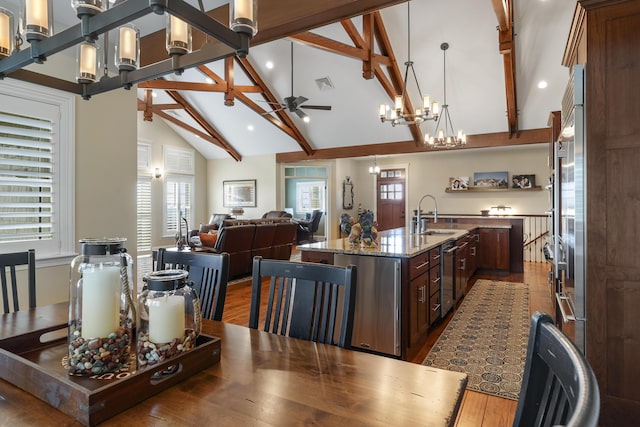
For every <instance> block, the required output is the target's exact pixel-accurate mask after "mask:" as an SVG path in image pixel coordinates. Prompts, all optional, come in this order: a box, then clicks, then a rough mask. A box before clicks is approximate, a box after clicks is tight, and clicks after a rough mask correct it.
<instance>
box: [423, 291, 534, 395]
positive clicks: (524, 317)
mask: <svg viewBox="0 0 640 427" xmlns="http://www.w3.org/2000/svg"><path fill="white" fill-rule="evenodd" d="M528 339H529V287H528V286H527V285H525V284H524V283H512V282H499V281H493V280H484V279H482V280H478V281H476V283H475V284H474V286H473V287H472V288H471V291H470V292H469V294H468V295H467V296H466V297H465V298H464V299H463V300H462V304H461V305H460V307H459V308H458V310H457V311H456V312H455V314H454V315H453V318H452V319H451V321H450V322H449V324H448V325H447V327H446V328H445V330H444V331H443V332H442V335H440V338H438V341H436V343H435V344H434V346H433V348H432V349H431V351H430V352H429V354H428V355H427V357H426V359H425V360H424V362H422V364H423V365H427V366H433V367H436V368H441V369H447V370H449V371H457V372H464V373H466V374H467V375H468V381H467V389H469V390H473V391H478V392H480V393H486V394H490V395H493V396H498V397H503V398H507V399H513V400H517V399H518V395H519V394H520V386H521V384H522V374H523V373H524V362H525V359H526V355H527V342H528Z"/></svg>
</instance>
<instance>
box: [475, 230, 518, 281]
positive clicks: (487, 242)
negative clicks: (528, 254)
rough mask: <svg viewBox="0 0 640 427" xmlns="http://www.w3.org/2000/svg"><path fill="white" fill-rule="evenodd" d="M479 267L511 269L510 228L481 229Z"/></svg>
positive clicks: (484, 268) (485, 268)
mask: <svg viewBox="0 0 640 427" xmlns="http://www.w3.org/2000/svg"><path fill="white" fill-rule="evenodd" d="M478 234H479V242H478V244H479V249H478V250H477V252H479V256H478V265H477V267H478V268H480V269H483V270H507V271H508V270H509V265H510V257H509V230H508V229H506V228H481V229H480V231H479V233H478Z"/></svg>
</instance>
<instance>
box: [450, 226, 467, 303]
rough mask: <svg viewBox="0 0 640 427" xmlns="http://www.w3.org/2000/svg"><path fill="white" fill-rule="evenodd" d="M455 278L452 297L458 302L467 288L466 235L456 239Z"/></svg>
mask: <svg viewBox="0 0 640 427" xmlns="http://www.w3.org/2000/svg"><path fill="white" fill-rule="evenodd" d="M456 246H457V247H458V248H457V249H456V278H455V284H454V287H453V299H454V300H455V301H456V303H458V302H459V301H460V300H461V299H462V297H464V294H465V292H466V290H467V283H468V281H469V276H468V258H469V241H468V240H467V236H464V237H462V238H460V239H458V240H456Z"/></svg>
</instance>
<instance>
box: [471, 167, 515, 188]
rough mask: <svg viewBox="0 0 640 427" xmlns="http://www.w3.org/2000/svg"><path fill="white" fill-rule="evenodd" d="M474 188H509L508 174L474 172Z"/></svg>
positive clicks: (501, 172) (502, 172)
mask: <svg viewBox="0 0 640 427" xmlns="http://www.w3.org/2000/svg"><path fill="white" fill-rule="evenodd" d="M473 185H474V187H482V188H509V172H504V171H500V172H474V173H473Z"/></svg>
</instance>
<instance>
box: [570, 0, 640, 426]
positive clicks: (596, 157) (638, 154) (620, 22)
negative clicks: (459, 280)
mask: <svg viewBox="0 0 640 427" xmlns="http://www.w3.org/2000/svg"><path fill="white" fill-rule="evenodd" d="M580 4H582V5H583V6H584V7H585V9H586V14H587V15H586V25H587V31H586V33H587V43H586V45H587V58H586V91H587V93H586V100H587V103H586V108H585V111H586V181H587V194H586V213H587V223H586V228H587V231H586V242H587V253H586V268H587V272H586V281H587V284H586V286H587V288H586V295H587V359H588V360H589V363H590V364H591V366H592V367H593V369H594V371H595V373H596V377H597V378H598V384H599V386H600V398H601V414H600V424H601V425H603V426H614V425H615V426H623V425H625V426H626V425H635V423H636V422H637V420H638V419H639V417H640V392H639V390H640V388H639V387H638V384H640V369H639V368H637V367H636V365H637V359H638V355H639V354H640V333H639V332H638V330H639V329H640V328H639V326H640V310H638V307H639V306H640V282H639V281H638V278H639V277H640V262H639V260H640V256H639V255H640V249H639V248H640V246H639V244H640V222H639V219H640V217H639V216H640V214H637V213H636V212H637V211H638V209H639V208H640V188H639V186H640V185H639V184H638V164H640V120H638V118H639V117H640V49H639V48H638V46H640V0H627V1H620V0H611V1H606V0H582V1H580Z"/></svg>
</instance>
